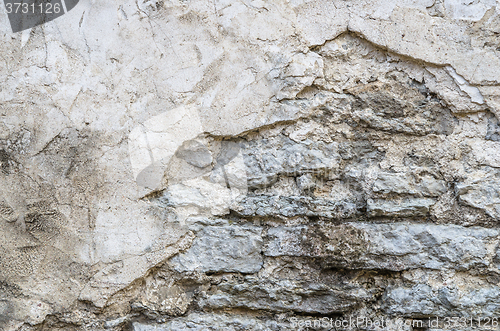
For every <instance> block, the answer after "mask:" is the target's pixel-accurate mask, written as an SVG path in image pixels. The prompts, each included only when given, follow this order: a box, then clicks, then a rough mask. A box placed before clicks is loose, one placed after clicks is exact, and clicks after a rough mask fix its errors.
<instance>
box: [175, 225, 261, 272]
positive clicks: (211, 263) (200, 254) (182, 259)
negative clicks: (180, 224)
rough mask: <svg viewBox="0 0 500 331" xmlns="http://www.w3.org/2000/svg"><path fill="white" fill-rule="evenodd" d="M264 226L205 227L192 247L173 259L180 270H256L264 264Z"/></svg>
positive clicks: (176, 267)
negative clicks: (262, 251) (262, 252)
mask: <svg viewBox="0 0 500 331" xmlns="http://www.w3.org/2000/svg"><path fill="white" fill-rule="evenodd" d="M261 232H262V229H260V228H256V227H241V226H224V227H218V226H214V227H206V228H204V229H202V230H201V231H199V232H198V233H197V238H196V239H195V241H194V243H193V245H192V247H191V248H190V249H188V250H187V251H186V252H184V253H181V254H179V255H178V256H175V257H174V258H172V259H171V260H170V265H171V266H172V268H173V269H175V270H177V271H179V272H185V271H195V270H196V271H201V272H241V273H255V272H258V271H259V270H260V268H261V267H262V255H261V254H260V253H261V249H262V238H261Z"/></svg>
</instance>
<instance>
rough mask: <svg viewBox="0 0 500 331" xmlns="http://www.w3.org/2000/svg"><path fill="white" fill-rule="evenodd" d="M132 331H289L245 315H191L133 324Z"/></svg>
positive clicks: (285, 326)
mask: <svg viewBox="0 0 500 331" xmlns="http://www.w3.org/2000/svg"><path fill="white" fill-rule="evenodd" d="M132 327H133V331H178V330H189V331H218V330H228V331H247V330H249V331H268V330H269V331H270V330H272V331H278V330H283V331H284V330H289V328H290V323H287V322H278V321H275V320H268V321H266V320H262V319H259V318H254V317H249V316H246V315H230V314H215V313H212V314H209V313H192V314H189V315H187V316H186V317H182V318H176V319H173V320H172V321H169V322H168V323H165V324H153V325H151V324H144V323H139V322H135V323H133V324H132Z"/></svg>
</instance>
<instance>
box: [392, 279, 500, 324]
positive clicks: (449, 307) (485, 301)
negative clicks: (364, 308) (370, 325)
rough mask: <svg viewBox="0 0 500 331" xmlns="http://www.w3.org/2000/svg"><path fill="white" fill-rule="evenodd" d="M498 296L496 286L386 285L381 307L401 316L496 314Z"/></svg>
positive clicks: (499, 308)
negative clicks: (403, 286)
mask: <svg viewBox="0 0 500 331" xmlns="http://www.w3.org/2000/svg"><path fill="white" fill-rule="evenodd" d="M499 298H500V288H499V287H498V286H488V287H486V288H479V289H459V288H453V287H447V286H443V287H441V288H439V289H433V288H432V287H430V286H428V285H424V284H418V285H415V286H413V287H410V288H392V287H391V288H388V289H387V291H386V293H385V294H384V298H383V301H384V303H383V310H384V311H385V312H386V313H388V314H391V315H404V316H449V315H453V314H457V313H459V314H460V316H463V317H473V318H478V317H479V318H485V317H489V318H492V317H495V318H497V316H498V313H499V311H500V304H498V300H499ZM483 323H484V321H483ZM483 325H484V324H483Z"/></svg>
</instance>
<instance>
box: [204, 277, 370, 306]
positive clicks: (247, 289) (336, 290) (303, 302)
mask: <svg viewBox="0 0 500 331" xmlns="http://www.w3.org/2000/svg"><path fill="white" fill-rule="evenodd" d="M372 300H373V297H372V295H371V294H370V293H368V292H367V291H366V290H365V289H364V288H361V287H355V286H349V285H329V284H324V283H315V282H307V281H302V282H300V281H295V280H293V279H282V280H279V281H272V280H263V279H258V278H256V277H251V276H247V277H245V279H244V280H243V282H241V281H238V280H235V279H233V280H228V281H223V282H222V283H221V284H218V285H217V287H216V288H215V289H214V290H211V291H210V292H209V293H207V294H206V297H204V298H203V299H202V300H200V305H201V307H204V308H212V309H222V308H246V309H252V310H269V311H274V312H287V311H294V312H299V313H311V314H314V313H319V314H331V313H340V312H346V311H348V310H349V309H351V308H353V307H355V306H356V305H359V304H360V303H361V302H368V301H372Z"/></svg>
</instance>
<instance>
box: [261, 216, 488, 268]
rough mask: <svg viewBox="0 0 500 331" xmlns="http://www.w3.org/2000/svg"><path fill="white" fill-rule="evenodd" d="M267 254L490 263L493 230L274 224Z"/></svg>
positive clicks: (333, 261)
mask: <svg viewBox="0 0 500 331" xmlns="http://www.w3.org/2000/svg"><path fill="white" fill-rule="evenodd" d="M267 239H268V240H267V241H266V245H265V249H264V254H265V255H266V256H274V257H277V256H306V257H318V258H323V259H324V266H323V267H325V268H328V267H330V266H336V267H348V268H362V269H386V270H393V271H399V270H408V269H416V268H427V269H435V270H439V269H441V268H450V269H455V270H469V269H473V268H485V269H487V268H489V267H493V266H494V263H493V256H494V254H495V252H493V250H494V247H495V245H496V244H497V243H498V231H497V230H495V229H484V228H465V227H460V226H455V225H423V224H404V223H403V224H370V223H349V224H348V225H341V226H332V225H327V224H322V225H318V226H305V225H304V226H298V227H276V228H271V229H269V230H268V233H267Z"/></svg>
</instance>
